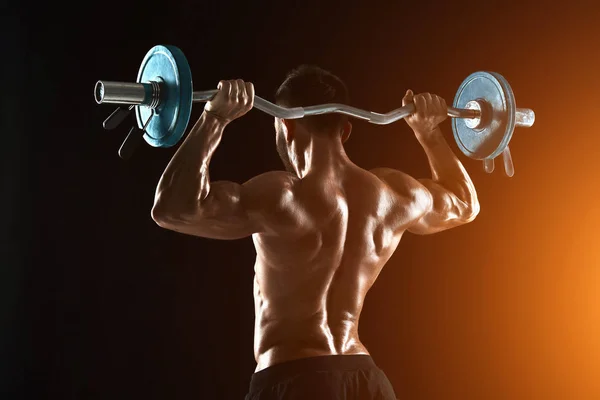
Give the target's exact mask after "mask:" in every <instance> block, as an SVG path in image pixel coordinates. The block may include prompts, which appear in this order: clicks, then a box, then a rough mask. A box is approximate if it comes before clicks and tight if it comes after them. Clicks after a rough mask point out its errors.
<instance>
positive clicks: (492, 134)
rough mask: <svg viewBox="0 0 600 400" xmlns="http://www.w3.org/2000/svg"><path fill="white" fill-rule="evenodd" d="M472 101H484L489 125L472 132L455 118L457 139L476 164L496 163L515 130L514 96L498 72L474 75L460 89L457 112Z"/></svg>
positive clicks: (453, 128)
mask: <svg viewBox="0 0 600 400" xmlns="http://www.w3.org/2000/svg"><path fill="white" fill-rule="evenodd" d="M471 100H480V101H481V100H484V101H485V102H487V104H488V111H489V112H490V113H491V114H490V116H489V118H488V121H489V124H487V125H486V126H484V127H482V128H478V129H472V128H469V127H468V126H467V125H466V124H465V120H464V119H462V118H452V131H453V132H454V139H455V140H456V143H457V144H458V147H459V148H460V150H461V151H462V152H463V153H464V154H465V155H466V156H468V157H470V158H474V159H476V160H484V159H489V158H491V159H493V158H495V157H497V156H499V155H500V154H501V153H502V151H503V150H504V149H505V148H506V146H508V142H510V139H511V138H512V134H513V132H514V130H515V112H516V104H515V96H514V94H513V91H512V89H511V87H510V85H509V84H508V81H507V80H506V79H504V77H503V76H502V75H500V74H498V73H496V72H475V73H473V74H471V75H469V76H468V77H467V78H466V79H465V80H464V81H463V83H462V84H461V85H460V87H459V88H458V91H457V92H456V96H455V97H454V104H453V105H454V107H455V108H466V105H467V103H468V102H469V101H471Z"/></svg>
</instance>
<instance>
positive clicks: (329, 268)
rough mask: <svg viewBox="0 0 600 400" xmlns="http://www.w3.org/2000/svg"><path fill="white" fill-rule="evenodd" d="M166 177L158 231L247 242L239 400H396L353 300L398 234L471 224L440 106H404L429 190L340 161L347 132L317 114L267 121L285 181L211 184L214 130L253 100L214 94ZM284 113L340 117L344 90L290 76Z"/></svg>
mask: <svg viewBox="0 0 600 400" xmlns="http://www.w3.org/2000/svg"><path fill="white" fill-rule="evenodd" d="M218 88H219V89H220V91H219V92H218V94H217V95H216V97H215V98H214V99H213V100H212V101H210V102H208V103H207V104H206V107H205V109H204V112H203V114H202V115H201V116H200V118H199V119H198V121H197V122H196V124H195V125H194V127H193V128H192V130H191V132H190V133H189V135H188V136H187V138H186V139H185V141H184V142H183V143H182V145H181V146H180V148H179V149H178V150H177V152H176V153H175V155H174V156H173V158H172V159H171V161H170V163H169V165H168V166H167V168H166V170H165V171H164V173H163V175H162V177H161V179H160V182H159V184H158V187H157V190H156V197H155V203H154V207H153V209H152V218H153V219H154V221H156V222H157V224H158V225H159V226H161V227H163V228H166V229H170V230H173V231H177V232H181V233H184V234H188V235H195V236H200V237H205V238H213V239H223V240H231V239H240V238H245V237H248V236H252V239H253V241H254V245H255V247H256V253H257V257H256V262H255V264H254V271H255V278H254V300H255V313H256V314H255V317H256V319H255V331H254V335H255V338H254V343H255V344H254V354H255V359H256V362H257V366H256V370H255V371H254V374H253V375H252V379H251V382H250V390H249V393H248V394H247V396H246V400H270V399H288V400H301V399H302V400H307V399H308V400H317V399H328V400H335V399H361V400H362V399H365V400H366V399H381V400H384V399H385V400H387V399H395V398H396V397H395V394H394V390H393V388H392V385H391V383H390V381H389V380H388V379H387V377H386V376H385V374H384V372H383V371H382V370H381V369H379V368H378V367H377V366H376V364H375V363H374V361H373V360H372V358H371V356H370V355H369V352H368V350H367V349H366V347H365V346H364V345H363V344H362V343H361V341H360V339H359V335H358V322H359V317H360V313H361V310H362V306H363V302H364V299H365V296H366V294H367V292H368V291H369V289H370V288H371V286H372V285H373V283H374V282H375V280H376V279H377V276H378V275H379V273H380V272H381V270H382V268H383V266H384V265H385V263H386V262H387V261H388V259H389V258H390V257H391V256H392V254H393V253H394V250H395V249H396V247H397V245H398V242H399V241H400V238H401V237H402V235H403V234H404V232H406V231H408V232H412V233H415V234H419V235H421V234H430V233H435V232H439V231H442V230H445V229H449V228H452V227H456V226H459V225H462V224H466V223H468V222H470V221H473V219H474V218H475V217H476V215H477V214H478V212H479V203H478V201H477V194H476V192H475V188H474V186H473V183H472V182H471V179H470V178H469V176H468V175H467V172H466V171H465V169H464V167H463V166H462V164H461V163H460V161H459V160H458V159H457V158H456V156H455V155H454V154H453V152H452V150H451V149H450V147H449V146H448V144H447V143H446V141H445V139H444V138H443V136H442V133H441V132H440V129H439V128H438V125H439V124H440V122H442V121H443V120H444V119H446V117H447V116H446V112H447V109H446V103H445V101H444V100H443V99H442V98H440V97H438V96H435V95H430V94H427V93H425V94H419V95H416V96H413V93H412V92H411V91H407V92H406V95H405V96H404V99H403V104H407V103H409V102H413V101H414V103H415V105H416V110H417V111H416V112H415V113H414V114H413V115H411V116H409V117H407V118H406V122H407V123H408V125H409V126H410V127H411V128H412V129H413V131H414V133H415V135H416V138H417V139H418V141H419V142H420V143H421V145H422V146H423V149H424V150H425V153H426V155H427V157H428V158H429V164H430V166H431V171H432V178H431V179H419V180H417V179H414V178H411V177H410V176H408V175H406V174H404V173H402V172H400V171H396V170H393V169H389V168H376V169H373V170H370V171H366V170H364V169H362V168H360V167H359V166H357V165H356V164H354V163H353V162H352V161H351V160H350V159H349V158H348V156H347V155H346V153H345V151H344V147H343V143H344V142H345V141H346V140H347V139H348V137H349V136H350V132H351V129H352V125H351V124H350V122H349V121H348V118H347V117H346V116H343V115H341V114H327V115H319V116H310V117H306V118H303V119H298V120H285V119H278V118H275V132H276V143H277V151H278V153H279V155H280V157H281V159H282V161H283V164H284V165H285V169H286V171H271V172H267V173H265V174H262V175H259V176H256V177H254V178H252V179H250V180H249V181H247V182H245V183H244V184H238V183H234V182H225V181H218V182H211V180H210V177H209V165H210V160H211V157H212V155H213V153H214V152H215V151H216V149H217V147H218V145H219V142H220V141H221V138H222V136H223V133H224V130H225V127H226V126H227V124H228V123H230V122H231V121H233V120H234V119H236V118H239V117H241V116H243V115H244V114H246V113H247V112H248V111H249V110H250V109H251V108H252V106H253V99H254V87H253V85H252V84H251V83H246V82H243V81H242V80H234V81H221V82H220V83H219V85H218ZM276 103H277V104H279V105H283V106H286V107H296V106H309V105H314V104H323V103H343V104H348V93H347V89H346V86H345V85H344V83H343V82H342V81H341V80H340V79H339V78H337V77H336V76H334V75H333V74H331V73H329V72H327V71H324V70H322V69H320V68H318V67H314V66H313V67H311V66H302V67H299V68H297V69H295V70H294V71H292V72H290V73H289V75H288V76H287V78H286V80H285V81H284V82H283V83H282V85H281V86H280V88H279V90H278V91H277V94H276Z"/></svg>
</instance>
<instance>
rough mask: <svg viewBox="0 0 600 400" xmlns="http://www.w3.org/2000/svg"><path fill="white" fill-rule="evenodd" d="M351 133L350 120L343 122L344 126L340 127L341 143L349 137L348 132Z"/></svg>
mask: <svg viewBox="0 0 600 400" xmlns="http://www.w3.org/2000/svg"><path fill="white" fill-rule="evenodd" d="M351 133H352V124H351V123H350V121H348V122H346V123H345V124H344V128H342V143H346V140H348V139H349V138H350V134H351Z"/></svg>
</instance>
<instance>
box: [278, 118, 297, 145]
mask: <svg viewBox="0 0 600 400" xmlns="http://www.w3.org/2000/svg"><path fill="white" fill-rule="evenodd" d="M281 123H282V124H283V131H284V133H285V140H286V142H288V143H291V142H292V140H294V137H296V122H295V121H293V120H289V119H282V120H281Z"/></svg>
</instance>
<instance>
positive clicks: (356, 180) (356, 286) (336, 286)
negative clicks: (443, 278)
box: [253, 165, 423, 371]
mask: <svg viewBox="0 0 600 400" xmlns="http://www.w3.org/2000/svg"><path fill="white" fill-rule="evenodd" d="M417 200H418V199H416V198H415V196H414V193H411V191H410V190H406V191H405V192H404V193H402V192H399V191H398V190H393V189H392V188H391V187H390V186H388V185H387V184H386V183H385V182H384V181H382V180H381V179H380V178H378V177H377V176H376V175H374V174H373V173H371V172H368V171H365V170H363V169H360V168H358V167H357V166H355V165H350V166H347V167H345V168H343V169H341V170H339V171H336V172H335V175H332V176H330V177H329V178H328V179H324V178H323V177H322V176H321V177H311V176H307V177H306V178H304V179H302V180H297V181H295V182H294V183H292V184H291V185H290V186H289V188H288V189H287V193H285V194H284V195H283V197H282V204H280V205H279V206H280V207H281V213H282V214H285V215H286V216H287V217H286V218H288V220H287V223H288V224H289V225H288V226H289V227H290V229H289V232H288V233H287V234H283V235H282V234H281V233H279V234H277V235H275V234H270V233H256V234H254V235H253V240H254V244H255V246H256V251H257V259H256V264H255V273H256V275H255V279H254V299H255V313H256V321H255V347H254V351H255V357H256V360H257V363H258V365H257V371H258V370H261V369H264V368H267V367H268V366H270V365H274V364H277V363H280V362H283V361H287V360H291V359H296V358H302V357H310V356H317V355H333V354H368V351H367V349H366V348H365V347H364V346H363V345H362V344H361V342H360V340H359V337H358V321H359V317H360V313H361V310H362V306H363V302H364V299H365V296H366V294H367V292H368V291H369V289H370V288H371V286H372V285H373V283H374V282H375V280H376V279H377V276H378V275H379V273H380V272H381V270H382V268H383V266H384V265H385V263H386V262H387V261H388V259H389V258H390V257H391V255H392V254H393V252H394V250H395V249H396V247H397V245H398V242H399V241H400V238H401V237H402V234H403V233H404V231H405V230H406V227H407V226H408V225H409V224H410V223H411V222H412V221H414V220H415V219H416V218H419V217H420V216H421V215H422V212H423V211H422V210H423V204H422V203H423V202H422V201H421V202H419V201H417ZM278 217H279V218H281V215H279V216H278Z"/></svg>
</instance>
